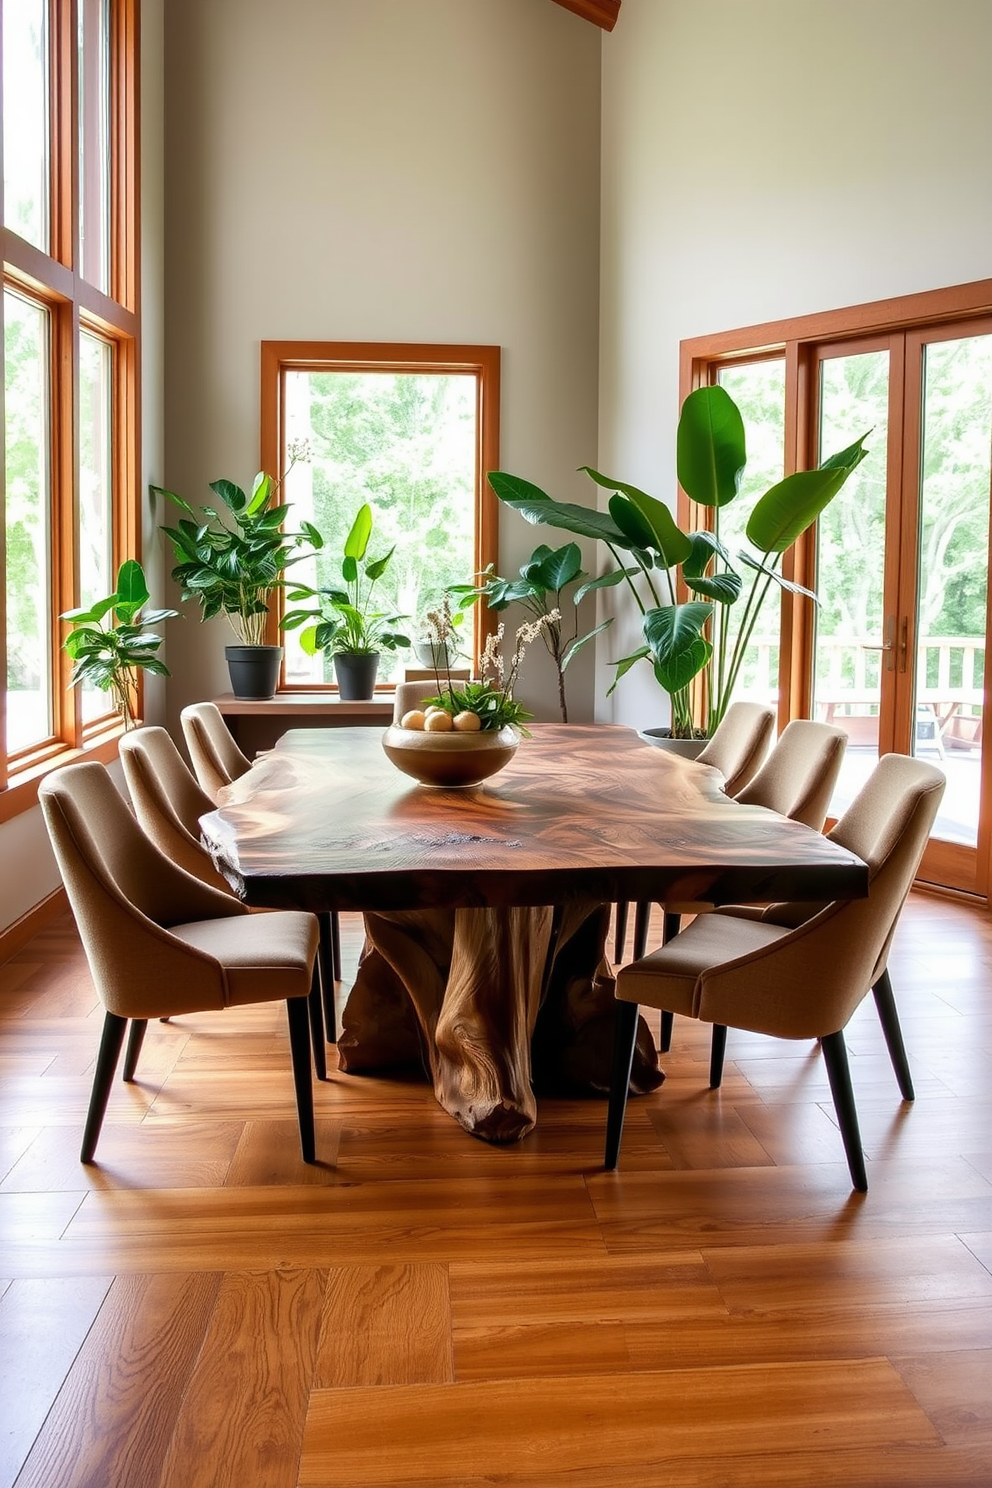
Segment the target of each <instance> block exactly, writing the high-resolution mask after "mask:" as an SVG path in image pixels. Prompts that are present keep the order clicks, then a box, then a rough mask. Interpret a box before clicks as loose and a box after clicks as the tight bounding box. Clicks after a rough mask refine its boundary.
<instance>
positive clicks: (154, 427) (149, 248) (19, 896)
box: [0, 0, 165, 931]
mask: <svg viewBox="0 0 992 1488" xmlns="http://www.w3.org/2000/svg"><path fill="white" fill-rule="evenodd" d="M163 4H164V0H142V3H141V32H142V56H141V102H142V130H141V219H142V227H143V233H142V262H141V280H142V362H141V422H142V436H141V437H142V467H143V471H144V478H143V480H142V491H145V490H147V486H148V482H149V481H151V480H158V479H160V476H161V470H162V451H163V438H164V361H163V338H162V333H163V324H164V317H165V307H164V297H163V295H164V277H163V261H162V221H163V214H164V198H163V182H164V176H163V118H162V51H163V46H162V42H163V38H162V7H163ZM142 513H143V514H142V525H143V533H144V564H145V570H146V573H147V575H148V581H149V587H150V588H151V590H152V594H153V597H154V598H155V600H156V602H158V601H159V600H160V599H161V596H162V591H163V586H164V582H165V573H164V565H163V551H162V544H161V542H160V540H159V538H158V535H157V533H156V530H155V526H154V522H153V519H152V514H151V508H150V506H149V503H148V501H147V498H146V499H145V500H144V501H143V506H142ZM164 706H165V690H164V688H163V687H162V686H161V685H157V684H154V683H153V685H152V686H151V687H149V688H148V689H147V690H146V695H145V713H146V717H147V718H148V720H149V721H150V722H160V721H161V719H162V717H163V715H164ZM0 864H2V865H3V871H2V873H0V931H3V930H6V929H7V928H8V927H9V926H11V925H13V924H15V922H16V921H17V920H19V919H20V918H21V917H22V916H23V915H26V914H27V913H28V912H29V911H30V910H31V909H33V908H34V906H35V905H36V904H40V903H41V901H42V900H44V899H47V898H48V896H49V895H50V894H52V893H54V891H55V890H56V889H57V888H58V886H59V882H60V880H59V874H58V869H57V868H56V866H55V859H54V858H53V857H52V852H51V848H50V847H49V845H48V836H47V833H46V832H45V824H44V822H43V821H42V817H41V810H40V808H38V807H34V808H33V810H31V811H27V812H25V813H24V814H23V815H21V816H18V817H15V818H14V819H13V820H12V821H9V822H4V823H3V824H2V825H0Z"/></svg>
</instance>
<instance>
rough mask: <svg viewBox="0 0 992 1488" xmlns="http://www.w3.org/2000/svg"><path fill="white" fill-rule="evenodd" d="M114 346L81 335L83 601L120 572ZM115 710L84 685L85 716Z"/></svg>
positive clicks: (103, 591)
mask: <svg viewBox="0 0 992 1488" xmlns="http://www.w3.org/2000/svg"><path fill="white" fill-rule="evenodd" d="M112 356H113V352H112V349H111V347H110V346H109V345H108V344H107V342H106V341H101V340H99V339H98V338H97V337H96V336H91V335H88V334H87V333H86V332H85V331H83V332H82V333H81V334H80V337H79V603H80V604H81V605H92V604H95V603H96V601H97V600H98V599H103V598H104V597H105V596H106V595H108V594H111V593H112V592H113V588H114V580H115V578H116V575H115V574H114V571H113V550H112V525H111V518H112V507H111V498H112V487H111V465H110V413H111V407H110V399H111V386H112V384H111V372H112ZM112 711H113V699H112V698H111V695H110V693H109V692H102V691H100V689H99V688H84V689H83V718H84V720H86V721H89V720H90V719H92V718H100V717H102V716H103V715H104V714H105V713H110V712H112Z"/></svg>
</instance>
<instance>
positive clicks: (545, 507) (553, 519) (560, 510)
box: [490, 477, 634, 549]
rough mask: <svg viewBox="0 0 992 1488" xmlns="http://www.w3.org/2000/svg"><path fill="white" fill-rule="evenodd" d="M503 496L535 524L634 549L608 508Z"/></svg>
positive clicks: (504, 501) (545, 499) (544, 498)
mask: <svg viewBox="0 0 992 1488" xmlns="http://www.w3.org/2000/svg"><path fill="white" fill-rule="evenodd" d="M491 479H492V477H490V480H491ZM494 489H495V486H494ZM496 494H497V495H499V492H498V491H497V492H496ZM500 500H501V501H502V502H503V504H504V505H505V506H509V507H512V509H513V510H514V511H517V512H519V513H520V515H521V516H522V517H523V518H525V520H526V521H528V522H533V523H534V525H535V526H536V525H538V524H539V523H542V522H543V523H545V524H546V525H547V526H548V527H557V528H559V529H560V530H561V531H563V532H571V533H572V534H573V535H574V536H575V537H596V538H599V539H600V540H601V541H603V542H608V543H610V544H611V545H612V546H613V547H615V548H626V549H632V548H633V546H634V544H633V543H632V542H631V541H630V538H628V537H627V535H626V534H625V533H624V532H621V530H620V528H619V527H618V526H617V524H616V522H614V521H613V519H612V517H610V516H608V515H607V513H606V512H601V511H596V510H595V508H593V507H587V506H573V505H572V504H571V503H570V502H567V501H552V500H551V499H550V497H547V496H545V497H543V499H542V500H540V501H538V500H534V499H532V498H530V497H520V498H517V497H513V498H509V497H504V496H500Z"/></svg>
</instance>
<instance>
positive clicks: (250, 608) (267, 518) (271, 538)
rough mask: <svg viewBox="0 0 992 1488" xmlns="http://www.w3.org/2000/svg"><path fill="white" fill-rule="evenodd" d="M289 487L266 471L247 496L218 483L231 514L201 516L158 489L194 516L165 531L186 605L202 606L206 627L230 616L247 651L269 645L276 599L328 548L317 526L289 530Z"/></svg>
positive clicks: (211, 509)
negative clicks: (294, 570)
mask: <svg viewBox="0 0 992 1488" xmlns="http://www.w3.org/2000/svg"><path fill="white" fill-rule="evenodd" d="M281 484H282V482H281V481H276V482H273V480H272V478H271V477H270V476H268V475H266V474H265V473H264V472H262V471H260V472H259V473H258V475H256V477H255V480H254V483H253V484H252V488H251V494H250V495H246V494H245V492H244V491H243V490H242V489H241V487H240V486H237V485H235V484H234V482H233V481H229V480H216V481H211V482H210V489H211V491H213V493H214V495H215V496H217V497H219V498H220V501H221V502H222V503H223V514H222V512H221V511H218V509H217V508H216V507H215V506H202V507H200V508H199V511H197V509H196V508H194V507H193V506H191V505H190V503H189V502H188V501H186V500H185V499H184V498H183V497H182V496H177V495H176V493H175V492H174V491H166V490H164V489H163V487H161V486H152V487H151V490H152V492H153V494H155V495H157V496H166V497H168V499H169V500H170V501H173V502H175V504H176V505H177V506H178V507H180V508H181V509H182V511H184V512H185V513H186V516H185V517H183V518H180V520H179V522H178V524H177V525H176V526H175V527H163V528H162V531H163V532H164V533H165V534H166V536H167V537H168V538H169V539H170V540H171V542H172V547H173V551H174V554H175V557H176V560H177V562H176V566H175V568H174V569H173V570H172V577H173V578H174V579H175V581H176V583H177V584H179V585H180V586H181V588H182V597H183V599H195V600H197V601H198V603H199V604H200V606H201V609H202V611H203V614H202V619H204V620H210V619H212V617H213V616H214V615H226V616H227V617H228V619H229V620H230V622H231V624H232V626H233V627H234V631H235V634H236V635H237V636H238V638H239V639H240V640H241V641H242V642H243V643H244V644H245V645H247V646H258V645H262V644H263V643H264V640H265V621H266V617H267V615H268V613H269V604H268V601H269V597H270V595H271V594H272V591H273V590H274V589H278V588H281V587H282V586H283V583H284V580H283V574H284V573H285V571H286V569H287V568H289V567H290V566H291V565H292V564H294V563H298V562H299V561H300V560H301V559H302V558H307V557H309V556H310V553H311V552H312V550H314V549H319V548H321V547H322V546H323V542H324V540H323V538H322V537H321V535H320V533H319V532H318V531H317V528H316V527H314V526H313V524H312V523H311V522H302V523H301V524H300V526H301V530H300V531H299V532H284V531H283V530H282V524H283V522H284V521H285V519H286V515H287V513H288V511H289V507H288V506H279V505H274V504H273V502H274V498H275V495H276V492H277V491H278V489H279V486H280V485H281ZM225 516H226V517H227V518H228V519H229V521H230V522H231V524H232V525H228V524H227V523H226V522H225V521H224V517H225Z"/></svg>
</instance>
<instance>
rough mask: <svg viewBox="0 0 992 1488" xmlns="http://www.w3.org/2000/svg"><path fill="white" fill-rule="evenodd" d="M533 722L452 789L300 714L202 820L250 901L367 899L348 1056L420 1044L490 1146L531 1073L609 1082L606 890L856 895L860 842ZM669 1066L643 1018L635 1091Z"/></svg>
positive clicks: (320, 906) (361, 732)
mask: <svg viewBox="0 0 992 1488" xmlns="http://www.w3.org/2000/svg"><path fill="white" fill-rule="evenodd" d="M532 732H533V737H532V738H530V739H524V740H523V741H522V742H521V744H520V747H519V749H518V750H517V753H516V755H515V756H514V758H513V759H512V760H511V762H510V763H509V765H507V766H506V767H505V768H504V769H503V770H502V771H501V772H500V773H499V774H498V775H496V776H493V777H492V778H491V779H489V780H488V781H486V782H485V783H484V784H482V785H479V786H473V787H467V788H466V787H463V788H461V789H452V790H446V789H439V788H436V787H427V786H422V785H418V784H417V783H416V782H415V781H413V780H411V779H410V778H409V777H408V776H406V775H403V774H401V773H400V772H399V771H398V770H397V769H396V768H395V767H394V766H393V765H392V764H391V763H390V762H389V760H388V759H387V758H386V756H385V754H384V753H383V750H382V747H381V741H380V740H381V736H380V733H379V731H378V730H377V729H372V728H352V729H347V728H334V729H321V730H318V729H294V730H291V731H290V732H289V733H287V734H285V735H283V737H282V738H281V739H280V740H279V742H278V743H277V744H276V746H275V748H274V749H273V750H272V751H271V752H269V753H267V754H265V755H262V756H261V757H260V758H259V759H258V760H257V761H256V762H255V763H254V764H253V765H252V768H251V769H250V770H249V771H248V772H247V774H245V775H243V776H242V777H241V778H240V779H239V780H237V781H235V782H234V784H233V785H230V786H228V787H226V789H225V790H224V791H222V792H221V794H220V796H219V798H218V800H219V808H218V809H217V810H216V811H214V812H211V813H209V814H208V815H206V816H204V817H203V818H202V820H201V823H200V825H201V830H202V833H203V840H204V842H205V843H206V845H207V846H208V847H209V848H210V851H211V853H212V855H213V857H214V860H215V862H216V863H217V865H218V867H219V868H220V869H221V871H222V872H223V873H224V875H225V877H226V878H227V879H228V881H229V882H230V883H231V884H232V886H233V887H234V888H235V890H236V891H237V893H238V894H239V895H240V896H241V897H242V898H243V899H244V900H245V902H246V903H247V904H249V905H253V906H254V905H258V906H265V907H268V908H276V909H286V908H293V909H308V910H315V911H321V910H332V909H336V910H360V911H361V912H362V913H363V915H364V917H365V929H366V941H365V948H364V950H363V953H362V957H361V961H360V964H359V969H358V974H357V978H356V980H355V983H354V986H353V988H352V990H351V992H350V994H349V996H348V1001H347V1005H346V1007H345V1009H344V1012H343V1016H342V1021H341V1030H340V1034H339V1038H338V1061H339V1064H340V1066H341V1068H343V1069H346V1070H349V1071H365V1072H369V1071H372V1070H376V1069H378V1070H382V1069H385V1068H390V1067H396V1066H400V1065H404V1064H409V1063H411V1062H423V1061H424V1059H425V1058H426V1062H427V1064H428V1065H429V1068H430V1074H431V1078H432V1080H433V1084H434V1092H435V1095H436V1097H437V1099H438V1101H439V1102H440V1104H441V1105H442V1106H443V1107H444V1108H445V1110H447V1111H448V1112H449V1113H450V1114H451V1115H452V1116H454V1117H455V1118H456V1119H457V1120H458V1121H459V1122H460V1123H461V1124H462V1126H464V1127H465V1129H466V1130H467V1131H469V1132H471V1133H472V1134H473V1135H474V1136H478V1137H482V1138H484V1139H486V1140H488V1141H491V1142H510V1141H516V1140H517V1139H518V1138H520V1137H522V1136H524V1135H525V1134H526V1133H527V1132H528V1131H530V1130H531V1128H532V1127H533V1126H534V1123H535V1120H536V1114H537V1107H536V1101H535V1094H534V1087H535V1086H536V1088H537V1089H538V1090H539V1091H545V1090H546V1091H555V1090H572V1091H574V1090H576V1089H585V1090H592V1091H606V1090H607V1089H608V1087H609V1079H610V1061H611V1057H612V1044H613V1018H614V996H613V990H614V981H613V975H612V970H611V967H610V964H609V961H608V960H607V957H606V951H605V947H606V939H607V932H608V928H609V919H610V909H611V905H612V904H613V903H614V902H616V901H618V900H637V901H651V902H656V903H662V904H664V903H666V902H667V903H669V904H675V903H678V904H686V903H699V902H702V903H706V904H716V905H720V904H729V903H750V904H760V903H767V902H772V901H776V900H780V899H796V900H810V901H822V900H829V899H848V898H850V899H855V898H861V897H863V896H864V895H865V894H867V892H868V872H867V868H866V867H865V865H864V863H862V862H861V860H860V859H859V858H857V857H855V856H854V855H853V854H852V853H849V852H847V851H846V850H844V849H842V848H840V847H838V846H837V845H836V844H834V843H831V842H828V841H827V840H826V838H824V837H823V836H822V835H821V834H820V833H819V832H814V831H812V830H810V829H809V828H808V827H804V826H801V825H800V824H799V823H796V822H792V821H788V820H786V819H785V818H783V817H780V816H778V815H776V814H775V813H774V812H770V811H766V810H764V809H763V808H761V807H758V806H742V805H738V804H737V803H736V802H734V801H732V800H730V799H729V798H728V797H727V796H726V795H725V794H724V792H723V790H722V789H721V786H722V777H721V776H720V774H719V772H718V771H716V770H714V769H712V768H710V767H708V766H706V765H700V764H698V763H696V762H695V761H690V760H686V759H683V758H680V757H679V756H677V755H674V754H669V753H667V752H665V751H664V750H661V749H657V748H654V747H652V746H651V745H649V744H645V743H643V742H642V741H641V740H640V739H639V738H638V736H637V734H636V733H634V732H633V731H632V730H631V729H627V728H623V727H621V726H618V725H611V724H596V725H581V724H568V725H558V724H535V725H533V729H532ZM663 1078H664V1076H663V1074H662V1073H661V1071H660V1070H659V1068H658V1060H657V1053H656V1050H655V1046H654V1043H653V1040H652V1038H651V1035H650V1033H649V1031H648V1028H647V1025H646V1024H644V1023H643V1020H642V1022H641V1026H640V1029H639V1034H638V1041H637V1048H636V1051H635V1058H634V1065H633V1070H632V1074H631V1088H632V1089H633V1090H635V1091H640V1092H644V1091H647V1090H651V1089H654V1088H655V1087H656V1086H657V1085H659V1084H660V1083H661V1081H662V1079H663Z"/></svg>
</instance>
